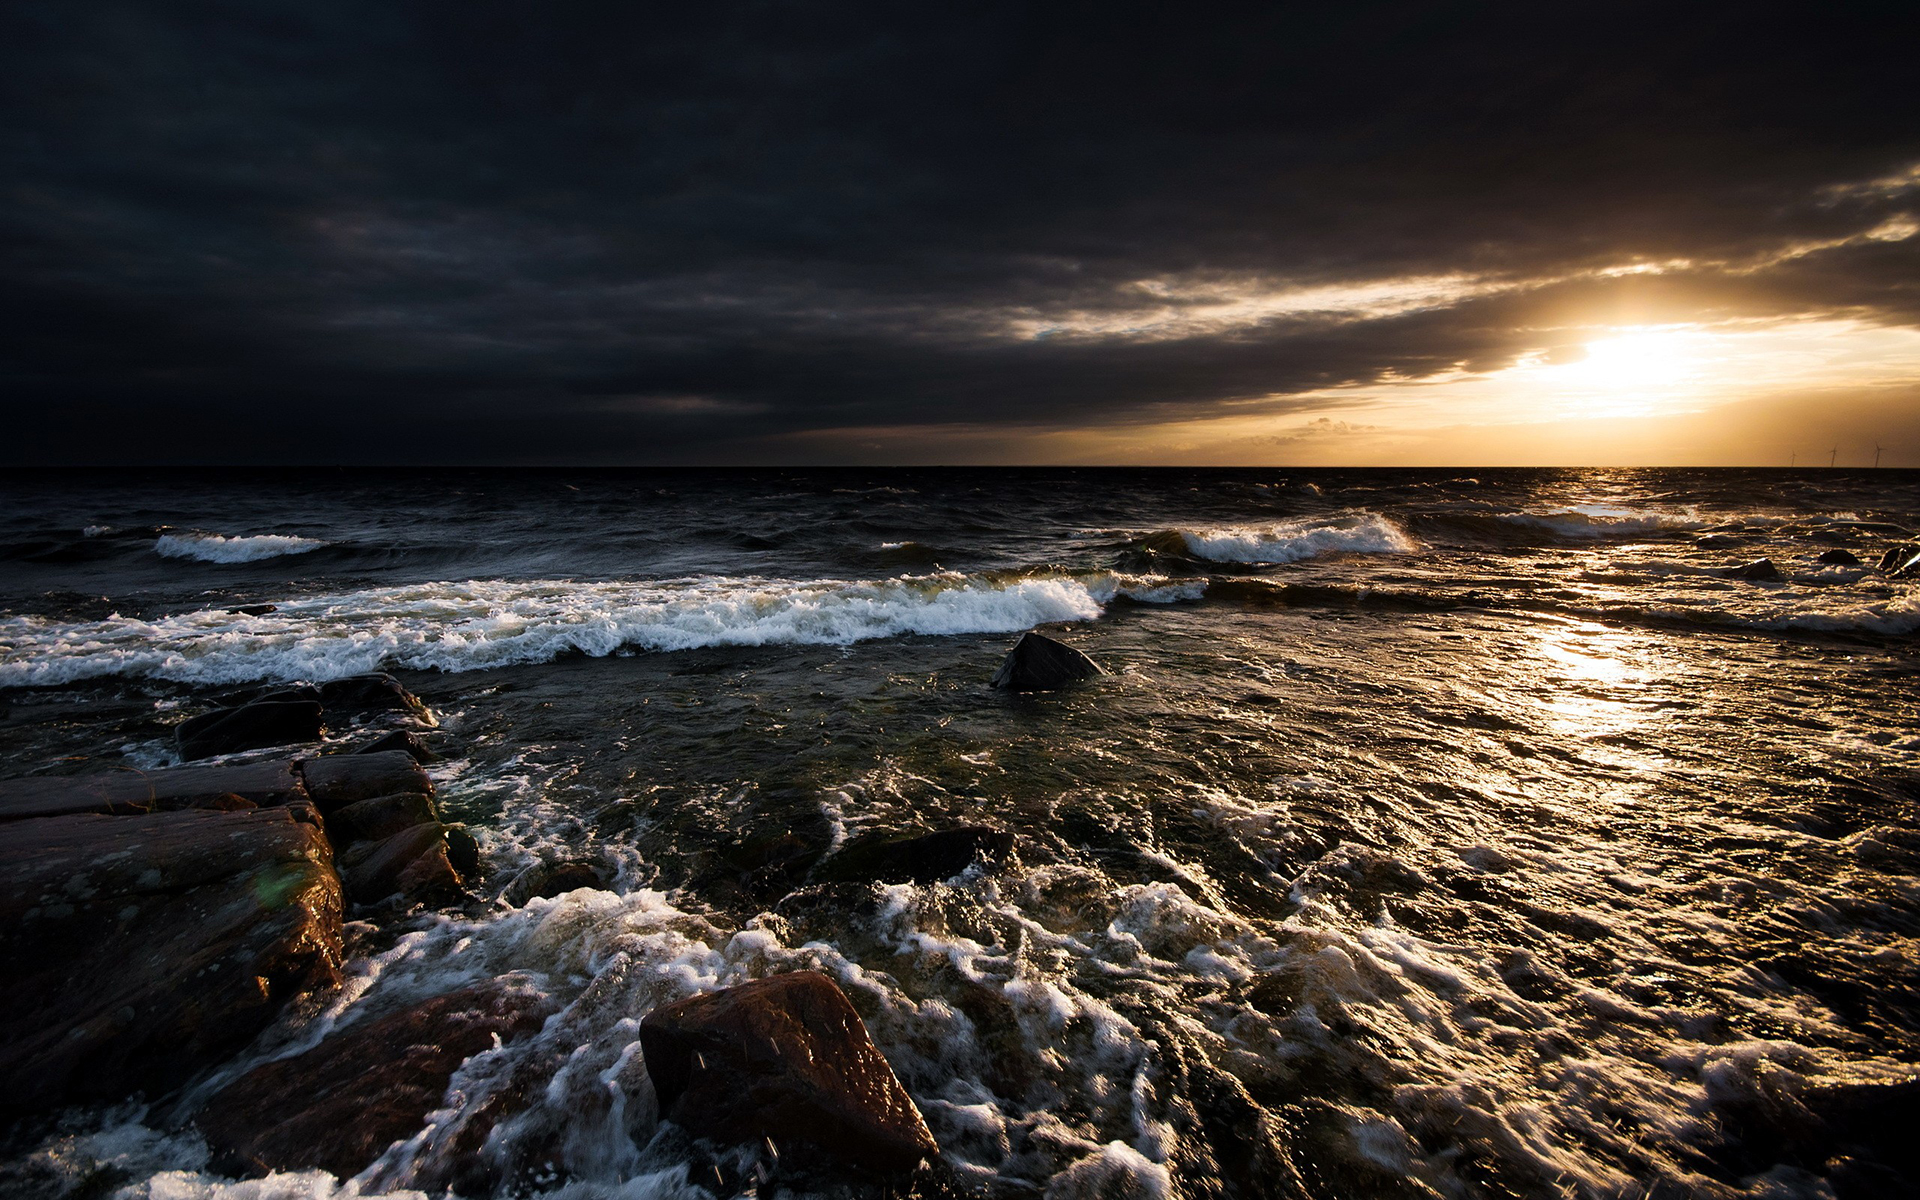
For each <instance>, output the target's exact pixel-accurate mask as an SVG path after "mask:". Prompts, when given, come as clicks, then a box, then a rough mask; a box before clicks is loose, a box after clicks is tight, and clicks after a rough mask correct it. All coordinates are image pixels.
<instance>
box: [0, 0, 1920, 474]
mask: <svg viewBox="0 0 1920 1200" xmlns="http://www.w3.org/2000/svg"><path fill="white" fill-rule="evenodd" d="M1916 13H1920V10H1916V9H1915V8H1914V7H1913V6H1911V5H1906V4H1893V3H1880V4H1861V3H1845V2H1842V3H1828V4H1821V5H1809V4H1805V3H1795V4H1791V5H1788V4H1767V3H1743V4H1738V5H1735V4H1719V3H1687V4H1674V3H1671V0H1666V2H1662V3H1632V2H1623V3H1610V4H1601V3H1574V2H1569V3H1556V4H1539V3H1533V4H1525V5H1503V4H1488V3H1481V4H1467V3H1447V4H1442V3H1343V4H1312V5H1304V4H1288V3H1266V4H1259V5H1247V6H1228V5H1210V4H1204V3H1182V4H1170V3H1156V4H1127V3H1117V2H1109V3H1102V4H1082V3H1066V2H1060V3H1044V4H1043V3H1022V4H995V3H968V4H954V5H899V4H860V3H838V2H834V0H809V2H806V3H801V2H792V3H720V2H716V3H709V4H675V5H666V4H638V3H618V4H601V5H586V4H569V3H547V4H540V5H533V4H525V3H521V4H502V3H492V2H489V0H461V2H460V3H452V2H415V3H409V2H405V0H378V2H365V0H327V2H326V3H311V2H308V3H301V4H293V3H282V2H279V0H254V2H250V3H217V2H207V0H166V2H164V3H162V2H151V3H132V2H127V3H100V2H97V0H53V2H45V3H41V2H35V0H11V2H10V3H9V4H7V5H6V6H4V8H0V106H3V109H4V110H3V111H0V118H4V119H0V431H4V435H3V436H0V462H5V463H10V464H14V465H21V464H68V463H101V464H126V463H241V464H280V463H288V464H292V463H378V464H437V463H489V464H491V463H497V464H521V463H524V464H535V463H556V464H565V463H580V464H596V465H598V464H626V463H632V464H775V463H777V464H842V463H845V464H905V463H1034V464H1040V463H1048V464H1051V463H1063V464H1064V463H1088V464H1092V463H1165V464H1223V465H1226V464H1231V465H1259V464H1276V465H1290V466H1291V465H1527V464H1552V465H1561V464H1568V465H1578V464H1594V465H1669V464H1673V465H1679V464H1686V465H1738V464H1756V465H1780V466H1786V465H1789V464H1790V463H1791V464H1797V465H1800V466H1809V465H1812V466H1824V465H1826V464H1827V463H1828V462H1829V461H1833V462H1835V463H1837V464H1838V465H1841V466H1864V465H1868V464H1870V463H1871V462H1872V461H1873V458H1874V454H1875V449H1876V446H1878V447H1879V448H1880V452H1881V461H1882V465H1886V466H1920V88H1916V87H1915V86H1914V83H1913V80H1914V77H1915V68H1914V66H1913V61H1912V48H1913V46H1915V45H1916V44H1920V38H1916V36H1915V35H1916V34H1920V17H1917V16H1916Z"/></svg>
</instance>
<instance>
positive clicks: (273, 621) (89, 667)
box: [0, 572, 1204, 686]
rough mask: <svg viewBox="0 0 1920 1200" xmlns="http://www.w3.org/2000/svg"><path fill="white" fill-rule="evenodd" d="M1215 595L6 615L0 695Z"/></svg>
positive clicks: (473, 664)
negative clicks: (7, 690)
mask: <svg viewBox="0 0 1920 1200" xmlns="http://www.w3.org/2000/svg"><path fill="white" fill-rule="evenodd" d="M1203 586H1204V585H1203V584H1198V583H1183V584H1169V583H1167V581H1165V580H1163V579H1159V578H1156V577H1137V576H1121V575H1114V574H1110V573H1106V572H1097V573H1090V574H1088V575H1086V576H1079V577H1073V576H1065V575H1048V576H1034V577H1022V578H1011V579H1008V578H990V577H983V576H967V575H960V574H957V573H952V572H948V573H943V574H938V575H925V576H915V577H902V578H897V579H887V580H877V581H846V580H815V581H794V580H778V579H761V578H742V577H728V576H708V577H701V578H691V579H678V580H660V581H647V582H634V581H621V582H608V583H580V582H574V581H567V580H533V581H526V580H516V581H502V580H472V581H468V582H464V583H427V584H418V585H413V586H408V587H389V588H371V589H368V590H365V591H357V592H347V593H343V594H339V595H330V596H315V597H309V598H305V599H297V600H286V601H282V602H280V604H279V605H278V608H277V610H276V611H275V612H272V613H269V614H263V615H260V616H247V615H244V614H238V613H229V612H224V611H214V610H199V611H195V612H188V613H179V614H175V615H173V616H166V617H156V618H152V619H139V618H133V617H120V616H113V617H108V618H107V619H105V620H101V621H80V622H70V623H69V622H58V621H50V620H47V619H45V618H41V617H34V616H24V617H7V618H0V686H39V685H54V684H63V683H71V682H74V681H76V680H82V679H96V678H102V677H107V676H134V677H143V678H153V679H167V680H173V681H175V682H180V683H195V684H230V683H249V682H255V681H260V680H293V679H308V680H325V679H337V678H340V677H341V676H345V675H353V674H357V673H360V672H364V671H371V670H376V669H379V668H383V667H384V668H402V669H407V670H441V671H474V670H485V669H489V668H496V667H505V666H512V665H517V664H523V663H536V662H547V661H551V660H552V659H554V658H557V657H560V656H562V655H565V654H587V655H592V656H595V657H600V656H604V655H608V654H613V653H616V652H619V651H623V650H629V649H632V650H651V651H666V650H690V649H696V648H699V647H704V646H761V645H774V644H784V645H847V644H850V643H853V642H859V641H866V640H869V639H873V638H886V637H898V636H901V635H905V634H964V633H1012V632H1017V631H1020V630H1024V629H1031V628H1033V627H1034V626H1036V625H1043V624H1047V623H1049V622H1054V621H1084V620H1091V619H1093V618H1095V617H1098V616H1099V615H1100V613H1101V612H1102V610H1103V607H1104V606H1105V605H1106V604H1107V603H1108V602H1110V601H1111V600H1113V599H1114V598H1115V597H1116V596H1121V595H1126V596H1130V597H1132V598H1134V599H1138V600H1143V601H1148V602H1154V601H1159V602H1170V601H1173V600H1180V599H1190V598H1192V597H1193V596H1196V595H1198V594H1199V591H1200V589H1201V588H1202V587H1203Z"/></svg>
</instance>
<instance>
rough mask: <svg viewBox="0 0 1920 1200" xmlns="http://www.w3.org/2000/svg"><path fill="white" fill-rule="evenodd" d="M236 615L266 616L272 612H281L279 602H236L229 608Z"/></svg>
mask: <svg viewBox="0 0 1920 1200" xmlns="http://www.w3.org/2000/svg"><path fill="white" fill-rule="evenodd" d="M227 611H228V612H230V613H232V614H233V615H234V616H236V617H264V616H266V615H267V614H268V613H271V612H279V611H280V606H279V605H278V604H236V605H234V606H233V607H232V608H229V609H228V610H227Z"/></svg>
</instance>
